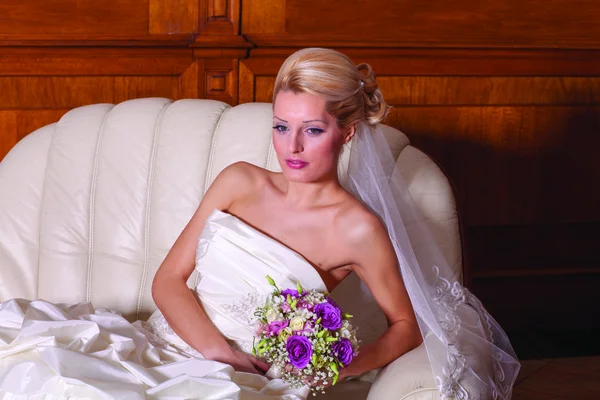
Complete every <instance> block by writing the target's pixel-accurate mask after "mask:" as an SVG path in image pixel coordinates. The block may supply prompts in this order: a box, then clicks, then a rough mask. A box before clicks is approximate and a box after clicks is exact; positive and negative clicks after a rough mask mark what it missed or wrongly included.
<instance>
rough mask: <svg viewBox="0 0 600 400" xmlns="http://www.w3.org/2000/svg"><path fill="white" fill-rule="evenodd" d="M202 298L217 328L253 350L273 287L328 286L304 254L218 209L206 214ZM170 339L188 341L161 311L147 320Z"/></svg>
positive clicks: (200, 262) (200, 258) (199, 265)
mask: <svg viewBox="0 0 600 400" xmlns="http://www.w3.org/2000/svg"><path fill="white" fill-rule="evenodd" d="M196 270H197V271H198V278H197V283H196V286H195V290H196V294H197V296H198V299H199V301H200V303H201V305H202V307H203V309H204V311H205V313H206V315H207V316H208V317H209V318H210V320H211V321H212V322H213V324H214V325H215V326H216V328H217V329H218V330H219V331H220V332H221V333H222V334H223V335H224V336H225V337H226V338H227V339H229V340H230V341H231V343H232V344H234V345H236V347H238V348H240V349H241V350H243V351H246V352H250V351H251V349H252V341H253V337H254V323H255V317H254V310H255V309H256V307H259V306H262V305H264V302H265V300H266V296H267V295H268V294H269V293H270V292H271V291H272V289H273V287H272V286H270V285H269V283H268V282H267V279H266V276H267V275H268V276H270V277H271V278H273V280H274V281H275V282H276V284H277V286H278V287H279V288H280V289H287V288H295V287H296V283H297V282H299V283H300V284H301V285H302V287H304V288H306V289H315V290H319V291H326V290H327V288H326V286H325V283H324V282H323V279H322V278H321V276H320V275H319V273H318V272H317V271H316V270H315V269H314V267H313V266H312V265H311V264H310V263H309V262H308V261H307V260H306V259H305V258H304V257H302V256H301V255H300V254H298V253H297V252H295V251H293V250H292V249H290V248H288V247H286V246H285V245H283V244H281V243H279V242H278V241H276V240H274V239H273V238H271V237H269V236H267V235H265V234H263V233H262V232H260V231H258V230H257V229H255V228H253V227H251V226H249V225H248V224H246V223H245V222H243V221H242V220H240V219H239V218H237V217H235V216H233V215H231V214H227V213H225V212H222V211H219V210H214V211H213V212H212V213H211V214H210V216H209V217H208V218H207V220H206V223H205V227H204V230H203V231H202V233H201V235H200V238H199V241H198V247H197V251H196ZM148 322H149V323H150V324H151V326H152V327H153V330H154V331H155V333H156V334H157V335H158V336H159V337H161V338H162V339H163V340H165V341H167V342H169V343H171V344H175V345H177V344H180V346H181V347H182V348H184V349H186V350H190V349H189V347H187V346H185V345H184V344H183V343H181V339H178V338H176V337H174V336H173V335H174V334H173V332H172V331H171V330H170V329H169V328H168V326H167V325H166V322H165V321H164V317H162V315H161V314H160V311H157V312H156V313H155V314H153V316H152V317H151V318H150V320H149V321H148Z"/></svg>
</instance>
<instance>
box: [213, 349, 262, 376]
mask: <svg viewBox="0 0 600 400" xmlns="http://www.w3.org/2000/svg"><path fill="white" fill-rule="evenodd" d="M207 358H209V359H211V360H213V361H219V362H222V363H225V364H229V365H231V366H232V367H233V369H235V370H236V371H238V372H248V373H251V374H261V375H264V374H265V373H266V372H267V371H268V369H269V364H267V363H265V362H263V361H260V360H259V359H257V358H256V357H254V356H253V355H251V354H246V353H244V352H243V351H239V350H236V349H234V348H231V347H230V349H229V351H226V352H224V353H223V352H221V353H220V354H215V355H212V356H211V357H207Z"/></svg>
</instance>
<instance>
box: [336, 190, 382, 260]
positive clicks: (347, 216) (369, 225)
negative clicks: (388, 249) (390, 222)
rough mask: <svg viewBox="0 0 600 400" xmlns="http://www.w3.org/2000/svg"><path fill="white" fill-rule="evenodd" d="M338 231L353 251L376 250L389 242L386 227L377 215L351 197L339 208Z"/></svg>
mask: <svg viewBox="0 0 600 400" xmlns="http://www.w3.org/2000/svg"><path fill="white" fill-rule="evenodd" d="M336 225H337V228H338V232H341V235H342V237H343V240H344V242H345V243H347V245H348V246H349V247H350V248H352V249H353V252H363V251H365V250H367V249H370V250H369V251H370V252H371V251H373V250H376V249H377V248H378V247H380V246H381V244H382V243H383V244H385V243H386V242H389V237H388V233H387V229H386V227H385V225H384V224H383V222H381V220H380V219H379V217H378V216H377V215H376V214H375V213H373V212H372V211H371V210H369V209H368V208H367V207H366V206H364V205H363V204H362V203H361V202H360V201H358V200H356V199H354V198H352V200H351V201H349V202H347V204H346V205H344V207H343V209H342V210H341V212H340V214H339V217H338V218H337V224H336ZM374 246H375V247H374Z"/></svg>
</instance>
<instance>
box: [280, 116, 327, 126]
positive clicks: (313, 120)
mask: <svg viewBox="0 0 600 400" xmlns="http://www.w3.org/2000/svg"><path fill="white" fill-rule="evenodd" d="M273 118H277V119H278V120H280V121H282V122H285V123H286V124H287V121H286V120H285V119H281V118H279V117H278V116H276V115H273ZM309 122H322V123H324V124H326V123H327V122H326V121H323V120H322V119H310V120H308V121H302V123H303V124H307V123H309Z"/></svg>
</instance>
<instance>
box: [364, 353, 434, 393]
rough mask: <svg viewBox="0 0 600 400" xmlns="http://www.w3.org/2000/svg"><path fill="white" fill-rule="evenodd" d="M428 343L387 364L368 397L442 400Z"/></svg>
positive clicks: (378, 375)
mask: <svg viewBox="0 0 600 400" xmlns="http://www.w3.org/2000/svg"><path fill="white" fill-rule="evenodd" d="M439 399H440V393H439V391H438V389H437V387H436V386H435V379H434V377H433V373H432V372H431V366H430V364H429V359H428V358H427V351H426V350H425V343H422V344H421V345H420V346H419V347H417V348H416V349H413V350H411V351H409V352H408V353H406V354H404V355H402V356H401V357H399V358H398V359H397V360H395V361H393V362H392V363H390V364H389V365H388V366H386V367H385V368H383V369H382V370H381V371H380V372H379V374H377V378H375V381H374V382H373V385H372V386H371V389H370V390H369V396H368V397H367V400H439Z"/></svg>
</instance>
